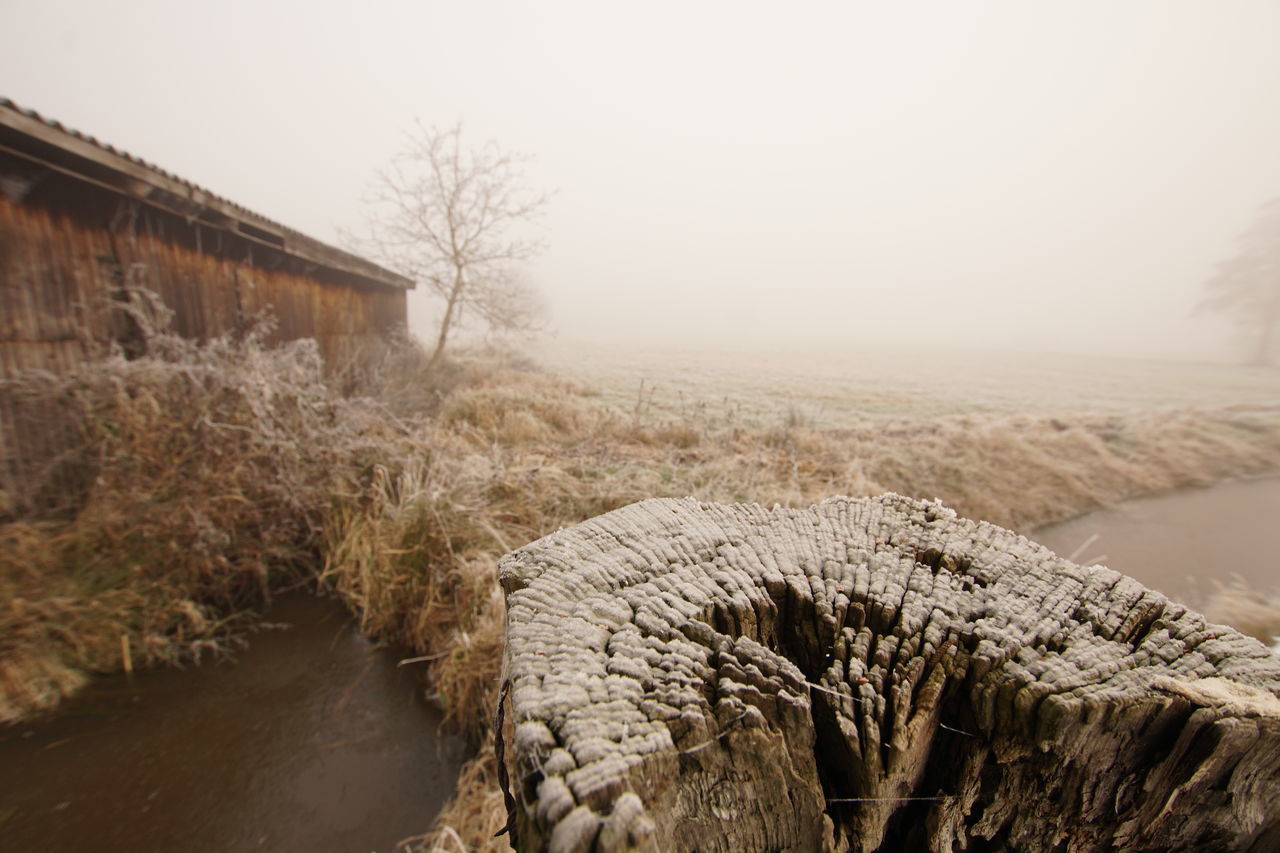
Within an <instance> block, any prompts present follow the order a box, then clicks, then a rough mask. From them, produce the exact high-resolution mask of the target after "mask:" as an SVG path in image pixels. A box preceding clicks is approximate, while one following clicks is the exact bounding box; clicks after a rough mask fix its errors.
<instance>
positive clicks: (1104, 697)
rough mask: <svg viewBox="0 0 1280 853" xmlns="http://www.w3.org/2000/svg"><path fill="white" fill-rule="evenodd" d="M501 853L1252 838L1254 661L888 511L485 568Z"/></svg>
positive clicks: (1273, 759) (1194, 617) (717, 530)
mask: <svg viewBox="0 0 1280 853" xmlns="http://www.w3.org/2000/svg"><path fill="white" fill-rule="evenodd" d="M501 577H502V583H503V586H504V589H505V590H506V593H507V605H508V625H507V657H506V675H505V685H504V687H505V689H504V700H503V709H502V711H503V713H502V714H501V719H502V720H503V721H504V722H503V724H502V726H501V729H502V730H501V731H500V732H499V738H500V746H501V748H502V749H501V752H500V755H502V756H503V757H502V761H503V763H504V768H505V770H506V774H507V776H508V779H509V788H510V790H509V793H510V799H509V801H508V802H509V809H510V829H511V831H512V838H513V844H514V846H515V847H516V849H518V850H520V851H541V850H550V851H556V853H561V851H619V850H648V851H664V853H665V851H685V850H689V851H691V850H698V851H726V853H728V851H735V853H736V852H737V851H765V850H797V851H800V850H803V851H811V850H855V851H872V850H895V851H896V850H942V851H946V850H971V851H972V850H1029V851H1102V850H1150V851H1157V850H1175V849H1176V850H1206V851H1207V850H1255V851H1263V850H1276V849H1280V699H1278V698H1277V695H1278V694H1280V659H1278V658H1277V657H1275V656H1274V655H1272V654H1271V653H1270V652H1269V651H1268V650H1267V649H1266V648H1265V647H1264V646H1263V645H1262V644H1260V643H1258V642H1257V641H1256V640H1253V639H1250V638H1248V637H1245V636H1243V635H1242V634H1240V633H1238V632H1236V631H1234V630H1232V629H1230V628H1226V627H1223V626H1220V625H1211V624H1208V623H1206V622H1205V620H1204V617H1202V616H1201V615H1200V614H1198V613H1195V612H1193V611H1190V610H1187V609H1186V608H1185V607H1183V606H1181V605H1179V604H1176V603H1174V602H1171V601H1169V600H1168V599H1166V598H1165V597H1164V596H1162V595H1160V594H1159V593H1156V592H1153V591H1151V590H1148V589H1146V588H1144V587H1143V586H1142V585H1141V584H1139V583H1137V582H1136V581H1134V580H1132V579H1131V578H1128V577H1125V576H1123V575H1121V574H1119V573H1117V572H1114V571H1111V570H1109V569H1106V568H1102V567H1098V566H1092V567H1082V566H1078V565H1075V564H1073V563H1070V562H1068V561H1066V560H1064V559H1062V558H1060V557H1057V556H1056V555H1054V554H1053V553H1052V552H1050V551H1048V550H1047V549H1045V548H1043V547H1041V546H1039V545H1036V544H1034V543H1032V542H1029V541H1027V540H1026V539H1024V538H1022V537H1021V536H1018V535H1017V534H1015V533H1012V532H1010V531H1007V530H1003V529H1001V528H998V527H995V526H993V525H990V524H985V523H977V522H973V521H968V520H965V519H961V518H957V517H956V515H955V514H954V513H953V512H952V511H950V510H948V509H946V508H945V507H943V506H941V505H940V504H937V503H925V502H920V501H914V500H910V499H907V498H903V497H900V496H898V495H885V496H882V497H880V498H874V499H860V500H853V499H844V498H841V499H835V500H831V501H827V502H824V503H822V504H819V505H818V506H815V507H812V508H810V509H806V510H789V509H778V508H775V509H773V510H768V509H764V508H762V507H759V506H756V505H750V504H748V505H734V506H721V505H716V504H706V503H700V502H698V501H695V500H692V499H684V500H667V499H664V500H650V501H644V502H642V503H638V504H634V505H632V506H629V507H626V508H624V509H620V510H617V511H615V512H611V513H608V514H606V515H603V516H600V517H599V518H596V519H593V520H591V521H588V522H585V523H583V524H580V525H577V526H576V527H573V528H570V529H567V530H562V531H560V532H558V533H554V534H552V535H550V536H547V537H544V538H543V539H540V540H538V541H537V542H534V543H532V544H530V545H528V546H525V547H524V548H520V549H518V550H516V551H514V552H512V553H511V554H509V555H507V556H506V557H505V558H504V559H503V562H502V565H501Z"/></svg>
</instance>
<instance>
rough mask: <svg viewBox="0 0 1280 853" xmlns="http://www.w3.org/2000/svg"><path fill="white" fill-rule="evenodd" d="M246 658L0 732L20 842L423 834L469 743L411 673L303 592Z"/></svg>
mask: <svg viewBox="0 0 1280 853" xmlns="http://www.w3.org/2000/svg"><path fill="white" fill-rule="evenodd" d="M269 619H271V621H273V622H276V623H289V624H290V625H291V627H290V628H289V629H288V630H272V631H265V632H261V633H258V634H256V635H254V636H253V637H252V638H251V644H250V647H249V649H247V650H246V651H244V652H242V653H241V654H240V655H239V659H238V660H237V661H236V662H235V663H221V664H213V663H206V664H205V665H203V666H199V667H194V668H191V669H188V670H185V671H180V670H159V671H153V672H144V673H137V674H135V675H134V676H132V677H127V676H114V677H110V678H105V679H102V680H101V681H100V682H98V683H96V684H94V685H93V686H91V687H90V688H88V689H87V690H85V691H84V693H83V694H81V695H79V696H77V697H76V698H75V699H74V700H72V701H70V702H68V703H67V704H66V705H65V706H64V707H63V709H61V710H60V712H59V713H58V714H57V716H55V717H53V718H51V719H48V720H44V721H37V722H35V723H32V724H29V725H23V726H16V727H12V728H8V729H3V730H0V766H3V767H4V773H3V774H0V837H3V838H4V839H5V841H4V846H5V847H6V848H8V849H14V850H49V851H61V850H68V851H70V850H75V851H81V850H103V851H107V850H134V851H170V850H179V849H200V850H227V851H239V850H267V849H272V850H305V849H312V850H353V851H361V853H363V851H388V850H391V849H393V846H394V844H395V842H396V841H398V840H400V839H402V838H405V837H407V836H410V835H415V834H419V833H422V832H424V831H426V830H427V829H428V828H429V827H430V825H431V822H432V820H433V818H434V817H435V815H436V813H437V812H438V811H439V809H440V807H441V806H442V805H443V804H444V802H445V800H446V799H447V798H448V796H449V794H450V793H451V792H452V788H453V784H454V780H455V778H456V775H457V771H458V767H459V765H460V763H461V761H462V759H463V757H464V746H463V744H462V743H461V742H460V741H459V740H457V739H455V738H451V737H441V736H440V735H439V734H438V733H437V727H438V724H439V720H440V716H439V714H438V713H437V712H436V711H434V710H432V709H430V708H428V707H427V706H426V705H425V704H424V703H423V702H422V700H421V699H420V698H419V696H420V693H421V689H420V687H419V685H418V683H417V682H416V680H415V678H414V676H413V673H412V666H406V667H397V666H396V663H397V661H398V660H399V658H400V656H399V655H396V654H394V653H392V652H389V651H387V650H381V649H376V648H374V647H373V645H372V644H371V643H369V641H367V640H365V639H364V638H362V637H361V636H360V635H359V634H358V633H357V632H356V631H355V629H354V627H353V626H352V625H351V623H350V621H349V619H348V617H347V615H346V613H345V611H344V610H343V609H342V607H341V606H339V605H338V604H336V603H335V602H331V601H323V600H319V599H315V598H311V597H308V596H303V595H298V596H290V597H288V598H286V599H284V600H282V601H280V602H278V603H277V605H276V607H275V608H274V609H273V610H272V612H271V613H270V614H269Z"/></svg>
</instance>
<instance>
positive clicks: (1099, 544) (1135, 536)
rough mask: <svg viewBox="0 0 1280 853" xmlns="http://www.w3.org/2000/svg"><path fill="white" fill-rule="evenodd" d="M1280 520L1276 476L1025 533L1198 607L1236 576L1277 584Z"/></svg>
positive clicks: (1267, 588) (1261, 586)
mask: <svg viewBox="0 0 1280 853" xmlns="http://www.w3.org/2000/svg"><path fill="white" fill-rule="evenodd" d="M1277 523H1280V477H1265V478H1258V479H1250V480H1233V481H1229V482H1225V483H1219V484H1218V485H1215V486H1210V487H1208V488H1204V489H1189V490H1186V491H1181V492H1173V493H1172V494H1167V495H1161V496H1159V497H1154V498H1144V499H1141V500H1136V501H1130V502H1128V503H1125V504H1123V505H1121V506H1118V507H1116V508H1114V509H1106V510H1099V511H1097V512H1092V513H1089V514H1088V515H1085V516H1081V517H1080V518H1076V519H1073V520H1071V521H1067V522H1065V523H1063V524H1056V525H1053V526H1051V527H1046V528H1043V529H1041V530H1038V531H1036V532H1034V533H1032V534H1031V535H1030V538H1032V539H1034V540H1035V541H1037V542H1039V543H1041V544H1042V545H1045V546H1046V547H1048V548H1049V549H1051V550H1053V551H1055V552H1056V553H1058V554H1059V555H1061V556H1063V557H1067V558H1068V559H1070V560H1072V561H1073V562H1076V563H1081V564H1083V565H1088V564H1091V563H1101V564H1103V565H1105V566H1109V567H1110V568H1112V569H1115V570H1116V571H1118V572H1124V573H1125V574H1127V575H1131V576H1132V577H1134V578H1136V579H1137V580H1139V581H1141V582H1142V583H1143V584H1145V585H1146V586H1148V587H1151V588H1152V589H1156V590H1159V591H1160V592H1162V593H1164V594H1165V595H1167V596H1168V597H1170V598H1172V599H1174V600H1176V601H1180V602H1182V603H1184V604H1188V605H1190V606H1192V607H1196V608H1199V607H1202V606H1203V605H1204V601H1205V599H1206V598H1207V597H1208V595H1209V594H1210V593H1211V592H1212V591H1213V589H1214V585H1215V583H1223V584H1225V583H1228V582H1230V581H1231V580H1232V579H1233V577H1238V578H1239V579H1240V580H1242V581H1244V582H1245V583H1246V584H1248V585H1249V586H1250V587H1252V588H1253V589H1255V590H1258V591H1260V592H1264V593H1268V592H1272V591H1273V590H1275V589H1276V587H1278V586H1280V558H1278V557H1277V555H1278V554H1280V551H1277V549H1276V546H1275V539H1274V538H1273V536H1272V534H1273V533H1274V532H1275V526H1276V525H1277Z"/></svg>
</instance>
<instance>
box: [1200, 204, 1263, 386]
mask: <svg viewBox="0 0 1280 853" xmlns="http://www.w3.org/2000/svg"><path fill="white" fill-rule="evenodd" d="M1200 308H1201V309H1205V310H1211V311H1224V312H1227V313H1230V314H1233V315H1235V319H1236V323H1237V324H1238V325H1239V326H1240V328H1241V329H1242V330H1244V332H1245V334H1247V335H1249V336H1250V337H1251V338H1252V339H1253V340H1252V347H1251V349H1252V351H1253V359H1252V360H1253V362H1254V363H1255V364H1269V363H1270V358H1271V350H1272V343H1273V340H1274V339H1275V331H1276V327H1277V326H1280V198H1278V199H1272V200H1271V201H1269V202H1267V203H1266V204H1265V205H1263V206H1262V210H1261V211H1260V212H1259V214H1258V217H1257V219H1255V220H1254V222H1253V224H1252V225H1251V226H1249V228H1248V229H1247V230H1246V231H1245V232H1244V233H1243V234H1241V235H1240V236H1239V237H1238V238H1237V239H1236V253H1235V254H1234V255H1232V256H1231V258H1229V259H1228V260H1226V261H1224V262H1222V263H1221V264H1219V265H1218V269H1217V272H1216V273H1215V274H1214V276H1213V277H1212V278H1210V279H1209V280H1208V281H1207V282H1205V296H1204V299H1203V300H1202V301H1201V303H1200Z"/></svg>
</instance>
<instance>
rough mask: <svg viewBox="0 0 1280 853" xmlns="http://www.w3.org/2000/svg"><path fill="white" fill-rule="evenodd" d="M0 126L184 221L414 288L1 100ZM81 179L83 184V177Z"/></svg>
mask: <svg viewBox="0 0 1280 853" xmlns="http://www.w3.org/2000/svg"><path fill="white" fill-rule="evenodd" d="M0 126H3V127H8V128H10V129H12V130H14V131H17V132H18V133H20V134H23V135H25V136H28V137H30V138H31V139H34V140H37V141H39V142H43V143H45V144H46V145H53V146H56V147H57V148H59V149H61V150H62V151H63V152H65V153H66V154H69V155H72V156H73V157H75V158H79V159H83V160H85V161H88V162H92V163H96V164H97V165H98V166H99V167H106V168H108V169H111V170H113V171H115V172H116V173H118V174H119V176H120V177H121V179H122V180H123V182H124V183H125V185H127V188H126V186H117V187H115V188H116V189H118V190H121V191H123V192H126V193H127V194H130V195H134V196H137V197H139V198H141V200H143V201H146V202H148V203H150V204H154V205H157V206H159V207H163V208H167V209H169V210H171V211H173V212H175V213H178V214H180V215H183V216H186V217H187V218H189V219H193V218H195V216H193V213H192V211H193V209H197V210H200V211H208V212H211V213H213V214H216V215H217V218H219V219H225V220H227V221H226V222H224V223H222V224H223V225H225V226H226V227H228V228H229V229H230V230H232V231H235V232H236V233H238V234H240V235H241V236H242V237H245V238H247V239H250V240H255V241H257V242H260V243H262V242H265V243H266V244H267V245H270V246H272V247H273V248H275V249H277V250H279V251H282V252H284V253H285V254H288V255H293V256H295V257H298V258H301V259H303V260H306V261H308V262H310V263H314V264H317V265H319V266H322V267H325V268H328V269H332V270H337V271H340V272H344V273H347V274H350V275H354V276H357V277H359V278H363V279H366V280H368V281H370V282H372V283H375V284H381V285H384V286H387V287H394V288H399V289H411V288H413V286H414V282H413V280H412V279H409V278H407V277H405V276H402V275H400V274H399V273H395V272H392V271H391V270H388V269H386V268H384V267H381V266H379V265H378V264H375V263H373V262H372V261H369V260H366V259H364V258H361V257H359V256H358V255H353V254H351V253H350V252H346V251H344V250H342V249H338V248H336V247H334V246H330V245H328V244H327V243H322V242H321V241H319V240H316V239H315V238H313V237H308V236H307V235H305V234H303V233H301V232H300V231H295V230H293V229H292V228H289V227H287V226H284V225H281V224H280V223H278V222H275V221H273V220H271V219H268V218H267V217H265V216H262V215H260V214H258V213H254V212H253V211H252V210H249V209H248V208H245V207H242V206H241V205H239V204H236V203H235V202H233V201H231V200H229V199H226V198H223V197H222V196H220V195H217V194H216V193H213V192H210V191H209V190H207V189H205V188H203V187H201V186H199V185H197V184H194V183H192V182H191V181H188V180H186V179H184V178H181V177H178V176H177V175H174V174H172V173H170V172H166V171H165V170H164V169H161V168H160V167H159V166H156V165H155V164H153V163H149V162H147V161H146V160H143V159H142V158H140V157H135V156H133V155H132V154H129V153H128V152H127V151H121V150H119V149H117V148H115V147H114V146H112V145H109V144H107V143H104V142H99V141H98V140H97V138H95V137H93V136H89V135H87V134H84V133H81V132H80V131H78V130H75V129H72V128H68V127H66V126H64V125H63V124H62V123H61V122H59V121H57V120H55V119H50V118H46V117H44V116H42V115H40V113H38V112H36V111H35V110H32V109H24V108H22V107H19V106H18V105H17V104H15V103H14V102H13V101H11V100H10V99H8V98H5V97H0ZM19 153H21V152H19ZM73 171H74V170H73ZM81 177H85V178H86V179H89V178H87V176H81ZM138 181H141V182H142V183H143V184H145V185H146V187H145V188H142V187H137V186H136V185H135V184H136V182H138ZM94 182H95V183H98V182H97V181H94ZM175 202H176V203H177V205H176V206H175ZM201 221H202V222H204V223H205V224H210V225H215V227H216V225H217V224H218V223H213V222H209V221H208V218H207V217H202V218H201ZM241 224H243V225H245V226H248V227H249V228H250V229H253V231H254V232H257V233H245V231H244V230H242V229H240V228H239V227H238V226H239V225H241Z"/></svg>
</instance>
